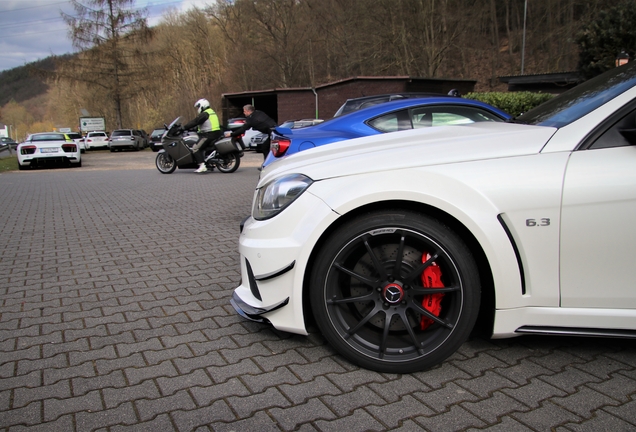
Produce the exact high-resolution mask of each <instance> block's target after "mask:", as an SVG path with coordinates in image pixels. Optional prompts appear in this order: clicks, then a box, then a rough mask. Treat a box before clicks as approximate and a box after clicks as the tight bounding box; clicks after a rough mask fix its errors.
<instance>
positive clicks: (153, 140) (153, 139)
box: [150, 128, 166, 152]
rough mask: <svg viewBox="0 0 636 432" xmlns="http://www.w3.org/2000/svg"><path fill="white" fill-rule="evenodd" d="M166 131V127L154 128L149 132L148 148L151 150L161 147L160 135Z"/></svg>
mask: <svg viewBox="0 0 636 432" xmlns="http://www.w3.org/2000/svg"><path fill="white" fill-rule="evenodd" d="M165 132H166V128H159V129H155V130H153V131H152V132H151V133H150V149H151V150H152V151H153V152H156V151H159V150H160V149H161V137H162V136H163V134H164V133H165Z"/></svg>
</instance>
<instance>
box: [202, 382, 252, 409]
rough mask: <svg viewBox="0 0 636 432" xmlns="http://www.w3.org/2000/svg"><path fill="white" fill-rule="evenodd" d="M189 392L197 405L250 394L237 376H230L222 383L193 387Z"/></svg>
mask: <svg viewBox="0 0 636 432" xmlns="http://www.w3.org/2000/svg"><path fill="white" fill-rule="evenodd" d="M190 393H191V394H192V396H193V397H194V400H195V401H196V403H197V405H198V406H205V405H209V404H210V403H212V402H216V401H217V400H219V399H225V398H227V397H229V396H237V397H244V396H249V395H250V394H251V392H250V391H249V390H248V389H247V387H245V385H244V384H243V383H242V382H241V381H240V380H239V379H238V378H232V379H230V380H228V381H226V382H224V383H222V384H216V385H212V386H208V387H194V388H192V389H190Z"/></svg>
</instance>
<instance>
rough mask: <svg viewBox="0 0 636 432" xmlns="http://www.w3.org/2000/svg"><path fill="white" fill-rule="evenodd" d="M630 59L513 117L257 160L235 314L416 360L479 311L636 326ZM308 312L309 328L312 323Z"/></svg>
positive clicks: (635, 72) (383, 364)
mask: <svg viewBox="0 0 636 432" xmlns="http://www.w3.org/2000/svg"><path fill="white" fill-rule="evenodd" d="M634 217H636V62H633V63H629V64H628V65H626V66H622V67H620V68H616V69H613V70H611V71H608V72H606V73H605V74H603V75H601V76H598V77H596V78H594V79H591V80H588V81H586V82H584V83H582V84H580V85H578V86H577V87H575V88H573V89H572V90H570V91H568V92H566V93H564V94H562V95H560V96H557V97H555V98H553V99H552V100H550V101H548V102H546V103H544V104H542V105H541V106H539V107H537V108H535V109H534V110H531V111H529V112H527V113H525V114H524V115H521V116H519V117H517V118H514V119H512V121H509V122H507V123H500V122H483V123H474V124H468V125H461V126H446V127H437V128H425V129H418V130H409V131H404V132H396V133H392V134H382V135H376V136H371V137H364V138H358V139H353V140H349V141H343V142H339V143H335V144H330V145H326V146H322V147H319V148H314V149H311V150H307V151H303V152H300V153H298V154H295V155H292V156H290V157H288V158H286V159H285V160H282V161H279V162H276V163H273V164H271V165H270V166H269V167H267V168H266V169H264V170H263V171H262V173H261V178H260V180H259V183H258V185H257V188H256V192H255V194H254V202H253V208H252V214H251V217H249V218H247V219H246V220H245V222H244V223H243V224H242V229H241V234H240V239H239V252H240V257H241V259H240V262H241V274H242V282H241V285H240V286H239V287H237V288H236V289H235V291H234V294H233V297H232V300H231V303H232V305H233V306H234V308H235V309H236V310H237V312H238V313H239V314H241V315H242V316H243V317H245V318H248V319H251V320H256V321H260V322H265V323H270V324H271V325H273V326H274V327H275V328H277V329H280V330H284V331H287V332H293V333H299V334H307V331H308V328H309V325H310V324H313V323H315V325H316V326H317V327H318V329H319V330H320V332H321V333H322V334H323V335H324V337H325V338H326V339H327V340H328V341H329V343H331V344H332V345H333V346H334V347H335V349H336V350H337V351H338V352H339V353H340V354H341V355H342V356H344V357H345V358H347V359H349V360H350V361H352V362H354V363H356V364H358V365H360V366H362V367H364V368H368V369H373V370H376V371H381V372H389V373H408V372H413V371H418V370H424V369H426V368H430V367H431V366H433V365H436V364H438V363H440V362H442V361H444V360H445V359H446V358H447V357H448V356H450V355H451V354H453V353H454V352H455V351H456V350H457V349H458V347H459V346H460V345H461V344H462V343H463V342H464V341H465V340H466V339H467V337H468V336H469V335H470V333H471V332H472V331H473V330H474V329H475V328H477V327H479V328H486V329H488V332H489V335H491V336H492V337H493V338H507V337H513V336H519V335H524V334H553V335H581V336H600V337H635V336H636V265H633V264H630V262H631V257H633V256H636V228H635V227H636V224H634V223H633V222H632V219H633V218H634ZM312 327H313V326H312Z"/></svg>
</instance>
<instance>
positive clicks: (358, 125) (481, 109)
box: [263, 96, 511, 166]
mask: <svg viewBox="0 0 636 432" xmlns="http://www.w3.org/2000/svg"><path fill="white" fill-rule="evenodd" d="M510 118H511V116H510V114H508V113H506V112H504V111H502V110H500V109H498V108H495V107H493V106H491V105H488V104H486V103H483V102H479V101H475V100H471V99H463V98H458V97H448V96H439V97H424V98H412V99H399V100H395V101H391V102H385V103H382V104H379V105H374V106H371V107H369V108H363V109H361V110H358V111H354V112H351V113H349V114H346V115H342V116H340V117H334V118H332V119H330V120H327V121H325V122H323V123H320V124H317V125H315V126H310V127H307V128H303V129H294V130H292V129H289V128H283V127H277V128H276V130H275V132H273V133H272V140H271V151H270V153H269V155H268V156H267V158H266V159H265V162H264V163H263V166H267V165H269V164H271V163H272V162H274V161H276V160H277V159H280V158H282V157H285V156H289V155H292V154H294V153H298V152H299V151H303V150H307V149H310V148H312V147H318V146H322V145H325V144H330V143H334V142H337V141H344V140H348V139H352V138H359V137H363V136H369V135H376V134H381V133H386V132H397V131H401V130H407V129H418V128H424V127H431V126H447V125H461V124H468V123H475V122H483V121H495V122H501V121H506V120H508V119H510Z"/></svg>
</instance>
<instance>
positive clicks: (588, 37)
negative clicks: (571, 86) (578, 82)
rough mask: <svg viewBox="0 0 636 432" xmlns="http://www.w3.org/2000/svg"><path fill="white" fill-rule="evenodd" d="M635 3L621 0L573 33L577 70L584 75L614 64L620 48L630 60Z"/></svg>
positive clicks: (634, 36) (634, 40)
mask: <svg viewBox="0 0 636 432" xmlns="http://www.w3.org/2000/svg"><path fill="white" fill-rule="evenodd" d="M634 22H636V2H634V1H633V0H632V1H623V2H621V3H619V4H617V5H615V6H613V7H611V8H608V9H606V10H601V11H600V12H599V13H598V14H597V15H596V16H595V18H594V19H593V20H592V21H590V22H589V23H588V24H587V25H584V26H583V27H582V29H581V31H580V32H579V34H578V36H577V40H576V42H577V44H578V45H579V48H580V53H579V70H580V71H581V72H582V73H583V75H584V76H585V77H586V78H591V77H594V76H596V75H600V74H601V73H603V72H605V71H607V70H609V69H611V68H613V67H615V66H616V63H615V62H616V56H617V55H618V54H619V53H620V52H621V51H623V50H625V52H627V53H628V54H629V55H630V57H631V58H632V59H633V58H634V54H635V51H634V50H635V49H636V31H634Z"/></svg>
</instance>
